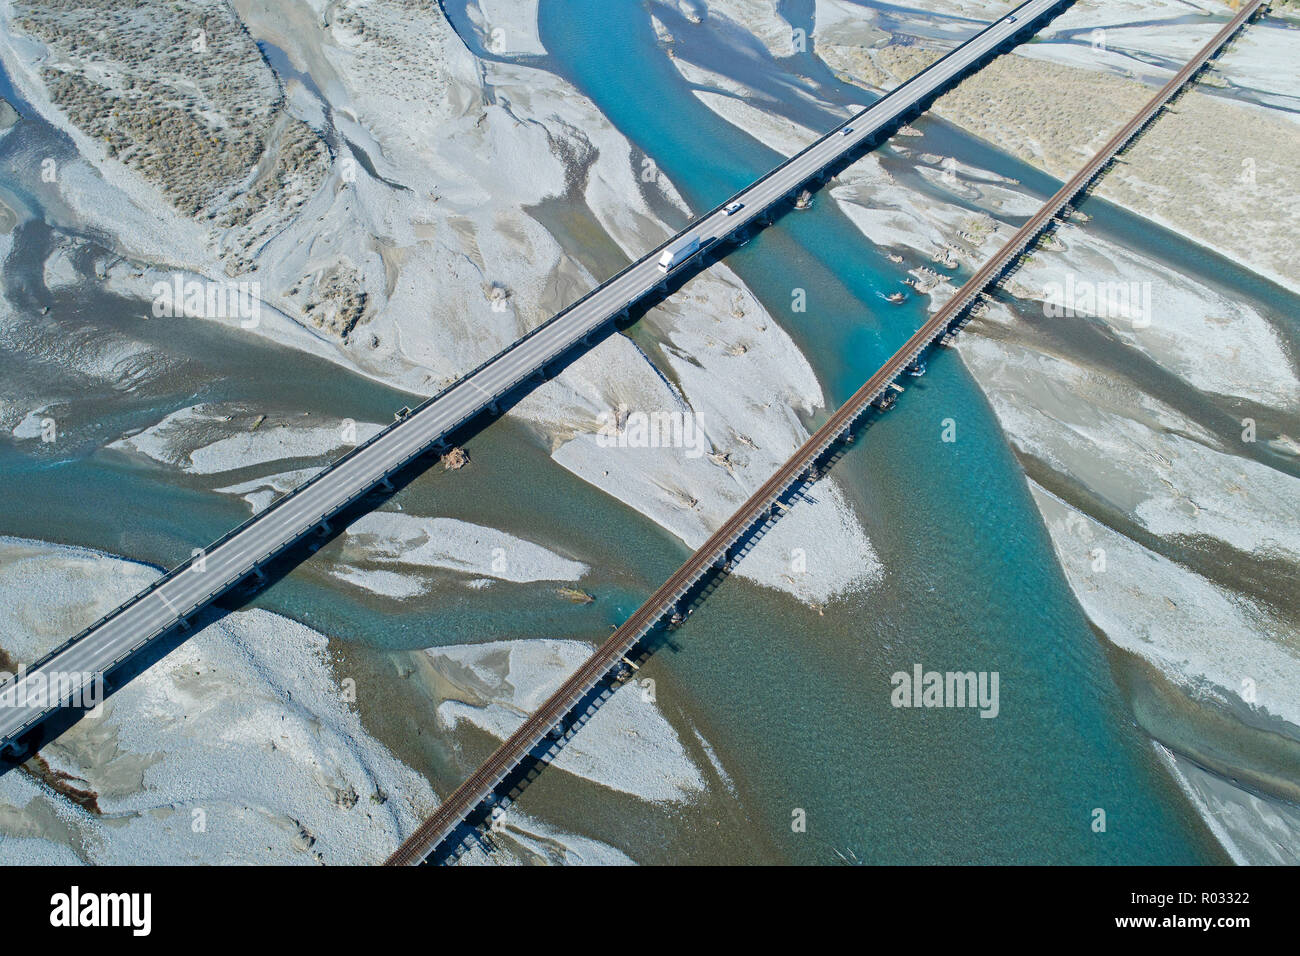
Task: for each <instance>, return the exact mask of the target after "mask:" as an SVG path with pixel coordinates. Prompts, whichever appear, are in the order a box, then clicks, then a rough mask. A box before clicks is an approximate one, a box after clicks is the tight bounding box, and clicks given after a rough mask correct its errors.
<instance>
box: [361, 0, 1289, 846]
mask: <svg viewBox="0 0 1300 956" xmlns="http://www.w3.org/2000/svg"><path fill="white" fill-rule="evenodd" d="M1264 2H1265V0H1251V2H1249V3H1247V4H1246V5H1245V6H1243V8H1242V9H1241V10H1240V11H1239V12H1238V13H1237V14H1236V15H1235V16H1234V17H1233V18H1232V20H1230V21H1229V22H1228V23H1227V24H1226V25H1225V26H1224V27H1223V28H1222V29H1221V30H1220V31H1219V32H1218V33H1216V34H1215V36H1214V38H1213V39H1211V40H1210V42H1209V43H1207V44H1206V45H1205V46H1204V47H1202V48H1201V50H1200V51H1199V52H1198V53H1197V54H1196V55H1195V56H1194V57H1192V59H1190V60H1189V61H1188V62H1187V63H1186V64H1185V65H1184V66H1183V67H1182V69H1180V70H1179V71H1178V72H1177V73H1176V74H1174V76H1173V78H1172V79H1170V81H1169V82H1168V83H1167V84H1165V86H1164V87H1162V88H1161V90H1160V91H1159V92H1158V93H1156V94H1155V96H1153V97H1152V98H1151V99H1150V100H1149V101H1148V102H1147V103H1146V104H1145V105H1144V106H1143V107H1142V109H1141V110H1139V111H1138V113H1137V114H1135V115H1134V116H1133V118H1132V119H1130V120H1129V121H1128V122H1127V123H1126V124H1124V126H1123V127H1121V129H1120V130H1119V132H1117V133H1116V134H1115V135H1114V136H1113V137H1111V139H1110V140H1109V141H1108V142H1107V143H1106V145H1105V146H1103V147H1102V148H1101V149H1100V150H1099V151H1098V152H1097V153H1096V155H1094V156H1093V157H1092V158H1091V159H1090V160H1089V161H1088V162H1087V163H1086V164H1085V165H1084V166H1083V167H1082V168H1081V169H1080V170H1079V171H1078V172H1077V173H1076V174H1075V175H1074V176H1073V177H1072V178H1071V179H1070V180H1069V181H1068V182H1067V183H1066V184H1065V185H1064V186H1062V187H1061V188H1060V189H1059V190H1058V191H1057V192H1056V194H1055V195H1053V196H1052V197H1051V198H1050V199H1048V200H1047V202H1045V203H1044V204H1043V205H1042V206H1041V207H1040V208H1039V210H1038V211H1037V212H1036V213H1034V215H1033V216H1031V217H1030V218H1029V220H1028V221H1027V222H1026V223H1025V224H1024V225H1023V226H1021V227H1020V228H1019V229H1018V230H1016V232H1015V234H1014V235H1013V236H1012V237H1011V238H1010V239H1008V240H1007V242H1006V243H1005V244H1004V245H1003V246H1002V247H1001V248H1000V249H999V250H998V251H997V252H995V253H994V254H993V255H992V256H991V257H990V258H989V260H988V261H987V262H985V263H984V265H982V266H981V267H980V268H979V269H978V270H977V271H976V272H975V273H974V275H972V276H971V278H970V279H969V280H967V282H966V283H965V284H964V285H963V286H962V287H961V289H959V290H958V291H957V293H956V294H955V295H954V296H953V297H952V298H951V299H949V300H948V302H947V303H945V304H944V306H943V307H942V308H940V309H939V311H937V312H936V313H935V314H934V315H933V316H932V317H931V318H930V319H929V320H928V321H927V322H926V323H925V324H924V325H922V326H921V328H919V329H918V330H917V331H916V332H915V333H914V334H913V335H912V337H911V338H909V339H908V340H907V342H905V343H904V344H903V346H902V347H901V348H900V349H899V350H898V351H897V352H895V353H894V354H893V356H891V357H890V358H889V359H888V360H887V361H886V362H885V363H884V364H883V365H882V366H881V367H880V368H879V369H878V370H877V371H876V373H875V374H874V375H872V376H871V377H870V378H869V379H867V381H866V383H864V384H863V385H862V387H861V388H859V389H858V390H857V391H856V392H855V393H854V394H853V396H852V397H851V398H849V400H848V401H846V402H845V403H844V404H843V405H841V406H840V407H839V408H838V409H836V411H835V412H834V413H833V414H832V415H831V416H830V418H829V419H827V421H826V423H825V424H824V425H822V426H821V427H820V428H819V429H817V431H816V432H814V433H813V434H812V435H811V436H810V437H809V438H808V440H807V441H805V442H804V443H803V445H801V446H800V447H799V449H798V450H797V451H796V452H795V453H794V454H793V455H791V456H790V458H789V459H787V460H786V462H785V464H783V465H782V466H781V467H780V468H779V469H777V471H776V472H775V473H774V474H773V475H772V477H770V478H769V479H768V480H767V481H766V482H764V483H763V485H762V486H761V487H760V488H759V489H758V490H757V491H755V492H754V494H753V495H751V496H750V498H749V499H748V500H747V501H746V502H745V503H744V504H743V505H741V506H740V508H739V509H737V511H736V512H735V513H734V514H733V515H732V516H731V517H730V518H728V519H727V520H726V521H725V522H724V523H723V524H722V526H721V527H720V528H718V530H717V531H715V532H714V533H713V535H712V536H710V537H709V539H708V540H707V541H706V542H705V543H704V544H703V545H702V546H701V547H700V548H699V549H698V550H697V551H696V552H695V553H694V554H693V555H691V557H690V558H689V559H687V561H686V563H684V564H683V565H682V566H681V567H680V568H679V569H678V570H677V571H676V572H675V573H674V574H673V575H672V576H671V577H670V578H669V579H668V580H667V581H665V582H664V583H663V584H662V585H661V586H660V587H659V588H658V589H657V590H656V591H655V592H654V593H653V594H651V595H650V597H649V598H648V599H647V600H646V601H645V603H644V604H642V605H641V607H639V608H637V610H636V611H635V612H634V613H633V614H632V616H631V617H629V618H628V619H627V620H626V621H625V622H624V623H623V624H622V625H621V626H620V627H619V628H617V629H616V630H615V631H614V633H613V634H611V635H610V636H609V638H608V639H607V640H606V641H605V643H604V644H602V645H601V646H600V647H599V648H597V650H596V651H595V652H594V653H593V654H592V655H591V657H589V658H588V659H587V660H586V661H585V662H584V663H583V664H582V665H581V666H580V667H578V669H577V670H576V671H574V672H573V674H572V675H570V676H569V677H568V679H566V680H565V681H564V683H563V684H561V685H560V687H559V689H558V690H556V691H555V693H554V694H552V695H551V696H550V697H549V698H548V699H547V700H546V701H545V702H544V703H543V704H542V705H541V706H540V707H539V708H538V709H537V710H536V711H535V712H534V713H533V714H531V715H530V716H529V717H528V718H527V719H525V720H524V722H523V723H522V724H521V725H520V727H519V729H518V730H516V731H515V732H514V733H513V734H511V735H510V737H509V738H507V739H506V740H505V742H503V743H502V744H501V746H500V747H499V748H498V749H497V750H496V751H495V752H494V753H493V754H492V755H491V756H489V757H488V758H487V760H485V761H484V762H483V763H482V765H481V766H479V767H478V769H476V770H475V771H474V772H473V773H471V774H470V775H469V777H468V778H466V780H465V782H464V783H462V784H461V785H460V786H459V787H458V788H457V789H456V790H455V792H453V793H452V794H451V795H450V796H449V797H448V798H447V799H446V800H445V801H444V802H443V803H442V804H441V805H439V806H438V808H437V809H436V810H435V811H434V812H433V814H432V816H430V817H429V818H428V819H427V820H425V821H424V822H423V823H421V824H420V826H419V827H417V828H416V829H415V831H414V832H413V833H412V834H411V835H410V836H409V837H408V838H407V839H406V840H405V841H404V842H403V843H402V844H401V846H399V847H398V848H397V850H395V851H394V852H393V854H392V855H391V856H390V857H389V858H388V860H387V861H386V865H388V866H409V865H413V864H418V863H421V862H423V860H424V859H425V858H426V857H427V856H428V855H429V854H430V853H432V852H433V851H434V850H435V849H437V848H438V847H439V846H440V845H441V844H442V843H443V842H444V841H445V840H446V839H447V838H448V837H449V836H450V835H451V833H452V831H453V830H455V828H456V827H457V826H458V825H459V824H460V823H461V822H462V821H463V820H465V818H466V817H468V816H469V815H470V814H471V813H473V811H474V810H475V809H477V808H478V807H479V806H481V805H482V804H484V803H485V801H487V800H488V799H489V797H490V796H491V795H492V794H493V793H494V792H495V790H496V788H497V787H498V786H499V785H500V784H501V783H502V782H503V781H504V780H505V779H506V778H507V777H509V776H510V775H511V774H512V773H514V772H515V771H516V770H517V769H518V768H519V767H520V765H521V764H522V763H523V762H524V761H525V760H526V759H528V757H529V755H530V754H532V753H533V752H534V751H536V750H537V749H538V748H539V747H542V746H544V745H546V744H547V741H548V740H549V736H550V733H551V730H552V728H554V727H556V726H557V725H560V724H563V723H564V720H565V718H566V717H567V716H568V715H569V714H570V713H571V712H572V711H573V710H574V708H575V707H577V706H578V704H579V702H580V701H582V700H583V699H584V698H586V697H587V696H588V695H589V694H591V693H592V692H593V691H594V690H595V689H596V687H597V686H598V685H599V684H600V682H601V681H603V680H605V679H606V678H607V677H608V676H609V675H610V673H611V672H612V671H613V670H614V669H615V668H616V667H617V666H618V665H619V663H620V662H621V661H622V659H623V658H624V657H626V656H628V655H629V654H631V653H632V652H633V651H634V649H635V648H636V646H637V644H639V643H640V642H641V641H642V640H643V639H644V638H645V637H646V635H647V634H649V632H650V631H651V629H653V628H654V627H655V625H656V624H657V623H658V622H659V621H661V620H662V619H663V618H664V617H665V616H666V615H667V614H668V613H669V611H670V610H671V609H673V608H676V607H677V606H678V604H679V602H680V601H681V600H682V599H683V598H684V597H685V596H686V595H687V594H689V593H690V592H691V590H692V589H693V588H694V587H695V586H696V585H697V584H698V583H699V582H700V581H701V580H702V579H703V578H704V577H705V576H706V575H708V574H710V573H712V572H713V571H714V569H716V568H717V567H718V566H719V565H720V564H722V563H724V562H726V561H727V560H728V558H729V552H730V549H731V548H732V546H733V545H735V544H736V542H737V541H738V540H739V539H740V538H741V537H742V536H743V535H744V534H746V533H747V532H748V531H750V530H751V529H752V528H754V527H755V526H756V525H757V524H758V523H759V522H760V521H761V520H763V519H764V518H765V516H770V515H771V513H772V511H773V510H774V509H775V508H776V507H777V502H779V501H780V499H781V498H782V497H783V496H784V495H785V494H786V493H787V492H788V491H789V490H790V489H791V488H792V487H793V486H794V485H795V484H797V483H802V482H803V481H804V480H805V479H806V478H807V477H809V475H810V474H811V472H812V469H814V468H815V466H816V463H817V462H818V461H819V460H820V459H821V458H822V456H823V455H824V454H825V453H826V452H827V451H828V450H829V449H830V448H831V446H832V445H834V444H835V443H836V442H837V441H839V440H840V438H842V437H843V436H844V435H845V434H846V433H847V431H848V430H849V429H850V428H851V427H852V425H853V422H854V421H856V420H857V419H858V417H859V416H861V415H862V413H863V412H864V411H865V410H866V408H867V407H868V406H870V405H871V404H872V403H873V402H875V401H876V400H877V399H878V398H880V397H881V396H882V395H883V394H884V392H885V391H886V390H887V389H889V388H890V386H891V385H892V384H893V383H894V381H895V380H896V379H897V378H898V376H899V375H901V374H902V372H903V370H904V369H906V368H907V367H908V366H909V365H910V364H912V362H914V361H915V360H916V359H917V358H919V357H920V355H921V354H922V353H923V352H924V351H925V350H926V349H927V348H929V347H930V345H931V344H933V342H934V340H935V339H936V338H938V337H939V336H940V335H942V334H943V333H944V332H945V331H947V330H948V329H949V328H950V327H951V326H952V325H953V324H954V323H955V322H956V321H957V319H958V318H959V317H960V316H961V314H962V312H963V310H964V309H965V308H966V307H967V306H968V305H970V304H972V302H973V301H974V300H975V297H976V296H978V295H979V293H980V292H982V291H983V290H984V289H985V288H986V287H987V286H988V285H989V284H991V283H992V282H993V281H994V280H995V279H996V278H998V277H999V276H1000V275H1001V274H1002V272H1003V271H1004V270H1005V269H1006V268H1007V267H1008V266H1009V265H1011V263H1012V262H1013V260H1014V259H1015V258H1016V257H1017V256H1019V255H1020V254H1021V253H1022V252H1023V251H1024V250H1025V249H1026V248H1028V246H1029V245H1030V243H1032V242H1034V241H1035V240H1036V239H1037V238H1038V236H1039V235H1040V234H1041V233H1042V232H1043V230H1044V229H1046V228H1047V226H1048V225H1049V224H1050V223H1051V222H1052V220H1053V218H1054V217H1055V216H1056V215H1057V214H1058V213H1059V212H1060V211H1061V210H1062V208H1063V207H1064V206H1065V205H1066V204H1067V203H1068V202H1069V201H1070V200H1071V199H1073V198H1074V197H1075V196H1077V195H1078V194H1079V193H1080V192H1082V191H1083V190H1084V189H1085V188H1086V187H1087V186H1088V185H1089V184H1090V183H1091V182H1092V181H1093V179H1094V178H1095V177H1096V176H1097V174H1098V173H1099V172H1101V171H1102V170H1103V169H1104V168H1105V166H1106V165H1107V164H1108V163H1110V161H1111V160H1112V159H1113V158H1114V157H1115V155H1116V153H1118V152H1119V151H1120V149H1122V148H1123V147H1124V146H1125V145H1126V144H1127V143H1128V142H1129V141H1130V140H1131V139H1132V138H1133V137H1134V136H1135V135H1136V134H1137V133H1138V132H1139V131H1140V130H1141V129H1142V128H1143V127H1144V126H1146V124H1147V123H1149V122H1150V121H1151V120H1152V119H1153V118H1154V117H1155V116H1156V114H1157V113H1158V112H1159V111H1160V109H1161V108H1162V107H1163V106H1164V105H1165V104H1166V103H1167V102H1169V100H1170V99H1172V98H1173V96H1174V95H1175V94H1177V93H1178V91H1179V90H1181V89H1182V88H1183V86H1184V85H1186V83H1187V81H1188V80H1189V79H1190V78H1191V77H1192V76H1193V75H1194V74H1195V73H1196V72H1197V71H1198V70H1200V69H1201V67H1203V66H1204V65H1205V64H1206V63H1207V62H1208V61H1209V60H1210V58H1211V57H1212V56H1214V54H1215V53H1216V52H1217V51H1218V50H1219V49H1220V48H1221V47H1222V46H1223V44H1224V43H1226V42H1227V40H1228V39H1229V38H1230V37H1231V36H1232V35H1233V34H1234V33H1236V31H1237V30H1238V29H1239V28H1240V27H1241V26H1242V24H1243V23H1245V22H1246V20H1247V19H1249V18H1250V17H1251V16H1253V15H1254V14H1255V12H1256V11H1258V10H1259V8H1260V7H1261V6H1262V5H1263V4H1264Z"/></svg>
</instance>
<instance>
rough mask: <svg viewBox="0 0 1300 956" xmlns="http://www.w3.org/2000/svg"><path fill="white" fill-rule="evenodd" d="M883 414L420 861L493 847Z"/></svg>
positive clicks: (763, 517)
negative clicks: (519, 807) (557, 768)
mask: <svg viewBox="0 0 1300 956" xmlns="http://www.w3.org/2000/svg"><path fill="white" fill-rule="evenodd" d="M883 414H884V412H883V411H881V410H879V409H877V408H875V407H873V406H870V405H869V406H867V407H866V408H865V409H864V410H863V411H862V413H861V414H860V415H858V417H857V418H856V419H855V420H854V421H853V422H852V424H851V425H850V426H849V429H848V430H847V431H846V432H845V433H844V435H843V436H841V438H840V439H839V440H838V441H836V442H834V443H833V444H831V445H830V446H829V447H828V448H827V449H826V450H825V451H824V452H823V453H822V454H821V455H820V456H819V457H818V458H817V459H816V461H815V462H814V463H813V465H812V467H811V469H809V470H808V471H806V472H805V473H804V476H803V477H802V478H801V479H800V480H799V481H797V482H796V483H795V484H794V485H792V486H791V487H790V488H789V489H788V490H787V491H786V492H785V493H784V494H782V495H781V496H780V497H779V498H778V499H777V501H778V502H779V504H778V505H774V506H773V507H771V508H769V509H767V510H765V511H764V512H762V513H760V514H759V515H758V516H757V517H756V518H755V519H754V521H753V522H752V523H751V524H750V526H749V527H747V528H746V529H745V530H744V531H743V532H742V533H741V535H740V537H739V538H738V539H737V541H736V543H735V544H734V545H732V546H731V547H730V548H728V549H727V559H728V560H727V561H726V563H725V564H715V565H714V566H713V567H712V568H711V569H710V570H709V572H708V573H707V574H706V575H705V576H704V577H703V578H702V579H701V580H700V581H699V582H698V583H696V585H695V586H694V587H692V588H691V589H690V590H689V591H688V592H687V593H686V594H685V595H684V596H683V597H682V598H681V599H680V600H679V601H678V602H677V603H676V605H674V606H672V607H669V608H666V609H665V610H664V611H663V613H662V614H661V615H660V617H659V618H658V620H657V621H656V622H655V623H654V625H653V626H652V627H651V629H650V631H649V633H647V634H646V635H645V636H644V637H643V638H642V639H641V640H640V641H639V642H638V643H637V644H636V645H635V646H634V648H633V650H632V652H631V653H630V654H629V655H627V656H626V657H624V658H623V660H624V662H626V663H629V664H631V665H634V666H625V667H623V668H622V669H621V670H618V671H615V672H611V673H609V674H606V675H605V676H604V677H603V678H602V679H601V680H600V681H599V682H598V683H597V684H596V685H595V686H594V687H593V688H592V690H591V691H589V692H588V693H587V694H586V695H584V696H583V697H582V698H581V699H580V700H579V701H578V703H577V704H576V705H574V707H573V708H571V709H570V710H569V711H568V713H566V714H565V716H564V717H563V718H562V719H561V721H560V722H559V724H557V725H556V727H555V729H554V730H553V731H552V733H551V735H550V736H548V737H547V738H545V739H544V740H543V742H542V743H541V744H539V745H538V746H537V747H535V748H534V749H533V750H532V751H530V752H529V754H528V757H527V759H526V760H524V761H522V762H521V763H520V764H519V765H518V766H517V767H516V768H515V770H514V771H513V772H512V773H511V774H510V775H509V776H507V777H506V778H505V780H504V781H502V783H501V784H500V785H499V786H497V787H496V789H495V790H494V791H493V793H492V796H491V797H490V798H489V799H488V800H486V801H485V802H484V803H482V804H480V805H479V806H478V807H476V808H475V809H474V810H473V811H472V812H471V813H470V814H469V815H467V816H466V817H465V818H464V819H463V820H462V821H461V822H460V823H459V824H458V825H457V826H456V827H455V828H454V829H453V830H452V831H451V833H450V834H449V836H448V837H447V838H446V839H445V840H443V841H442V843H440V844H439V845H438V846H436V847H434V848H433V850H432V852H431V853H430V854H429V856H428V857H427V858H426V859H425V860H424V865H452V864H455V863H456V862H457V861H458V860H459V859H460V858H461V857H462V856H464V854H465V853H467V852H469V851H470V850H471V849H473V848H474V847H475V846H478V847H480V848H481V849H483V850H484V851H485V852H487V853H492V852H495V851H496V849H497V845H496V842H495V840H494V839H493V834H494V833H498V832H503V831H506V830H508V829H509V828H510V815H509V813H508V809H509V807H510V806H511V804H513V803H514V802H515V801H517V800H518V799H519V798H520V796H521V795H522V794H523V793H524V791H525V790H526V789H527V788H528V786H529V785H530V784H531V783H533V781H535V780H536V779H537V778H538V777H539V776H540V775H541V773H542V771H543V770H545V769H546V767H548V766H549V765H550V764H551V763H553V762H554V761H555V760H556V758H558V757H559V755H560V754H561V753H562V752H563V750H564V748H565V746H567V744H568V743H569V741H570V740H572V739H573V738H574V736H575V735H576V734H577V733H578V731H580V730H581V729H582V728H583V727H584V726H585V725H586V724H587V722H588V721H589V720H591V718H592V717H594V716H595V714H596V712H597V711H598V710H599V709H600V707H601V706H602V705H603V704H604V703H605V702H606V701H608V700H609V699H610V698H611V697H613V695H614V694H615V693H616V692H618V691H619V690H620V689H622V690H623V692H624V693H642V690H641V688H640V686H639V684H638V679H637V677H636V673H635V672H636V671H637V670H639V668H640V667H641V666H642V665H643V664H645V662H646V661H648V660H649V659H650V658H651V657H652V656H654V655H655V654H656V653H658V652H659V651H661V650H663V649H665V648H667V649H668V650H670V651H673V652H676V651H679V650H680V646H679V645H678V643H677V641H676V636H677V632H678V631H679V630H681V629H683V628H685V627H687V626H688V625H689V623H690V618H691V615H692V614H693V613H694V611H695V610H696V609H697V608H698V607H700V606H701V605H702V604H703V603H704V602H705V601H706V600H708V598H709V597H710V596H711V595H712V594H713V593H714V592H715V591H716V590H717V589H718V588H719V587H721V586H722V585H723V584H724V583H725V582H726V580H727V578H729V577H730V576H731V574H732V572H733V571H734V570H735V568H736V565H737V564H738V563H739V562H740V561H742V560H744V558H745V557H746V556H747V555H748V554H749V553H750V552H751V551H753V550H754V548H755V547H756V546H757V545H758V543H759V542H760V541H761V540H762V539H763V538H764V537H765V536H766V535H767V533H768V531H770V530H771V529H772V528H773V527H775V526H776V524H777V522H779V521H780V520H781V519H782V518H783V517H785V516H786V515H788V514H789V513H790V511H791V509H792V508H793V506H794V505H795V504H796V503H798V502H799V501H800V500H803V501H808V502H815V501H816V499H815V498H814V497H813V495H812V490H813V488H814V486H815V485H816V483H817V482H818V481H820V480H821V479H823V478H825V477H826V476H827V474H828V473H829V471H830V470H831V469H832V468H833V467H834V466H835V465H836V464H837V463H838V462H839V461H840V460H841V459H842V458H843V457H844V456H845V454H847V453H848V451H849V450H850V449H851V448H852V447H853V446H854V445H855V444H856V443H857V441H858V439H859V438H860V437H861V436H862V435H863V434H864V433H865V432H866V430H867V429H868V428H869V427H870V426H871V425H872V424H873V423H875V422H876V421H877V420H879V418H880V417H881V416H882V415H883Z"/></svg>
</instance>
